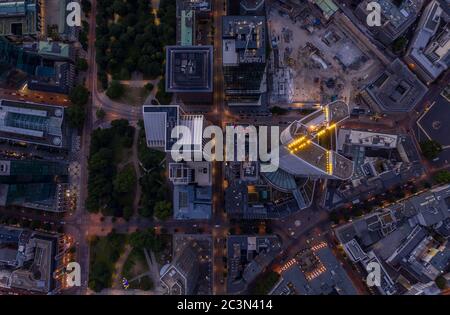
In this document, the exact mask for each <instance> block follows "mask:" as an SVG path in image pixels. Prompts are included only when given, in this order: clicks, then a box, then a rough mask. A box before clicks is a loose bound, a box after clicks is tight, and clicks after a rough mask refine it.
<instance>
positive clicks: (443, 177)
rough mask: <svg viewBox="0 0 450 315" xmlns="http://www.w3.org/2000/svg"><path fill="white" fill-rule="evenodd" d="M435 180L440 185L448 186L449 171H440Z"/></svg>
mask: <svg viewBox="0 0 450 315" xmlns="http://www.w3.org/2000/svg"><path fill="white" fill-rule="evenodd" d="M434 180H435V181H436V182H437V183H439V184H448V183H450V172H449V171H447V170H443V171H440V172H438V173H437V174H436V175H435V176H434Z"/></svg>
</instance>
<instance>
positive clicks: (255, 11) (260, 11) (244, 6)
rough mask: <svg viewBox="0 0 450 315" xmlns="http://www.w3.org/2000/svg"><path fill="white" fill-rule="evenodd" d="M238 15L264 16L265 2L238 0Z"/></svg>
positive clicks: (262, 0) (259, 0)
mask: <svg viewBox="0 0 450 315" xmlns="http://www.w3.org/2000/svg"><path fill="white" fill-rule="evenodd" d="M239 6H240V15H253V16H262V15H265V11H264V10H265V0H240V2H239Z"/></svg>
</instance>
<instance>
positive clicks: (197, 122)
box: [142, 105, 204, 154]
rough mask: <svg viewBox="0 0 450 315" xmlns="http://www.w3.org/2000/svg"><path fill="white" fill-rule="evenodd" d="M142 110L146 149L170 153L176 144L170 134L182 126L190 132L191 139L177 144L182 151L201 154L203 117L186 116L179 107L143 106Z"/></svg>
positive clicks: (175, 140)
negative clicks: (180, 146)
mask: <svg viewBox="0 0 450 315" xmlns="http://www.w3.org/2000/svg"><path fill="white" fill-rule="evenodd" d="M142 110H143V117H144V127H145V136H146V139H147V145H148V147H150V148H153V149H160V150H162V151H165V152H172V150H173V145H174V144H175V143H176V142H177V139H176V138H174V137H172V132H173V131H174V128H175V127H176V126H184V127H187V128H188V129H189V130H190V132H191V139H190V140H189V139H186V140H182V141H181V142H180V143H179V144H181V145H182V146H183V151H184V152H193V153H194V154H195V153H202V152H203V126H204V117H203V115H187V114H185V113H184V111H183V109H182V108H181V107H180V106H179V105H161V106H153V105H144V106H143V109H142Z"/></svg>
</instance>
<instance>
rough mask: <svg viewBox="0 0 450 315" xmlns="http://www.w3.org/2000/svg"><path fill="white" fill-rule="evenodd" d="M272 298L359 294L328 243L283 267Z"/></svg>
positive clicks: (313, 246) (302, 252)
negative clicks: (279, 296)
mask: <svg viewBox="0 0 450 315" xmlns="http://www.w3.org/2000/svg"><path fill="white" fill-rule="evenodd" d="M280 269H281V270H280V275H281V278H280V280H279V281H278V282H277V284H276V285H275V286H274V287H273V288H272V290H271V291H270V292H269V294H270V295H294V294H295V295H332V294H339V295H356V294H358V291H357V290H356V288H355V287H354V285H353V283H352V281H351V280H350V278H349V277H348V275H347V273H346V272H345V270H344V268H343V267H342V266H341V263H340V262H339V261H338V260H337V259H336V257H335V256H334V255H333V252H332V251H331V249H330V248H329V247H328V245H327V244H326V243H325V242H318V243H315V244H313V245H312V246H311V247H309V248H305V249H303V250H302V251H300V252H299V253H297V255H296V256H295V257H294V258H293V259H291V260H289V261H288V262H287V263H286V264H284V265H283V266H281V268H280Z"/></svg>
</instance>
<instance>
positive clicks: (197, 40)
mask: <svg viewBox="0 0 450 315" xmlns="http://www.w3.org/2000/svg"><path fill="white" fill-rule="evenodd" d="M176 6H177V8H176V16H177V45H181V46H195V45H199V44H205V43H204V37H205V35H204V34H202V31H203V30H200V31H199V28H198V26H199V25H200V24H205V23H207V22H208V21H210V19H211V15H210V14H211V1H210V0H177V3H176Z"/></svg>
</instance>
